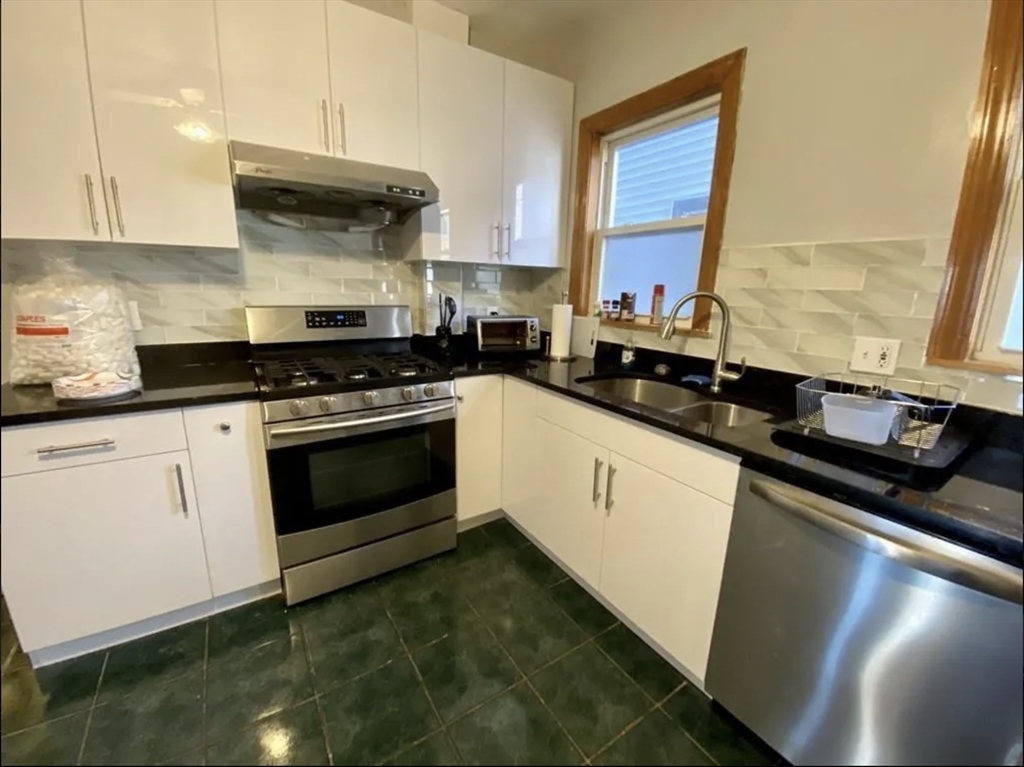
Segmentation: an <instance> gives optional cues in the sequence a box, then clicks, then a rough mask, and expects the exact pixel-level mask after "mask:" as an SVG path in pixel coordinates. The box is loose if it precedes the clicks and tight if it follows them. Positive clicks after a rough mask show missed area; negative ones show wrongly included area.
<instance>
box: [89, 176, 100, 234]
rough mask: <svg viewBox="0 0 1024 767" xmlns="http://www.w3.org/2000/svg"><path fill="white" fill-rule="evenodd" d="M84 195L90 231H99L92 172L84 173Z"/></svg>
mask: <svg viewBox="0 0 1024 767" xmlns="http://www.w3.org/2000/svg"><path fill="white" fill-rule="evenodd" d="M85 196H86V197H87V198H88V200H89V222H90V223H91V224H92V233H93V234H99V233H100V221H99V219H98V218H96V197H95V194H94V192H93V189H92V174H91V173H86V174H85Z"/></svg>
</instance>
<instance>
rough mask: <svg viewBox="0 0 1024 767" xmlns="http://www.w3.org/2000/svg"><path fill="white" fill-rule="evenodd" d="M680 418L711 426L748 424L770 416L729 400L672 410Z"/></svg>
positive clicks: (701, 403) (699, 403)
mask: <svg viewBox="0 0 1024 767" xmlns="http://www.w3.org/2000/svg"><path fill="white" fill-rule="evenodd" d="M674 412H675V413H676V415H678V416H679V417H680V418H687V419H691V420H694V421H700V422H701V423H706V424H710V425H712V426H726V427H729V426H749V425H750V424H752V423H759V422H761V421H766V420H768V419H769V418H771V414H770V413H765V412H764V411H763V410H755V409H754V408H752V407H744V406H743V405H734V404H732V403H731V402H698V403H696V404H693V405H688V406H687V407H683V408H679V409H678V410H676V411H674Z"/></svg>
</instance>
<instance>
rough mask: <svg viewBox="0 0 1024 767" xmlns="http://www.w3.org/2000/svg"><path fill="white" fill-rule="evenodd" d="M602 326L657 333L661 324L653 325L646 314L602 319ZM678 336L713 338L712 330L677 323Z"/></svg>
mask: <svg viewBox="0 0 1024 767" xmlns="http://www.w3.org/2000/svg"><path fill="white" fill-rule="evenodd" d="M601 327H603V328H624V329H626V330H636V331H640V332H642V333H657V332H658V329H659V327H660V326H659V325H652V324H651V323H649V322H648V321H647V317H646V316H640V317H638V318H637V321H633V322H631V321H629V320H626V321H623V320H606V319H603V318H602V320H601ZM676 335H677V336H692V337H694V338H711V332H710V331H708V330H700V329H697V328H690V327H681V326H679V325H676Z"/></svg>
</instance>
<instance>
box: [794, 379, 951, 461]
mask: <svg viewBox="0 0 1024 767" xmlns="http://www.w3.org/2000/svg"><path fill="white" fill-rule="evenodd" d="M826 394H847V395H860V396H867V397H879V398H883V399H885V400H887V401H889V402H892V403H893V404H894V405H896V407H897V412H896V417H895V418H893V420H892V427H891V429H890V432H889V441H888V442H887V443H886V444H885V445H882V446H880V447H877V448H875V449H874V450H873V451H872V452H875V451H877V452H880V453H889V454H891V455H892V457H894V458H899V457H900V454H901V453H903V452H904V451H903V450H902V448H910V449H911V450H912V451H913V455H914V457H915V458H918V457H920V455H921V451H923V450H931V449H932V448H934V447H935V446H936V445H937V444H938V443H939V438H940V437H941V436H942V432H943V430H944V429H945V428H946V424H947V423H949V417H950V415H952V413H953V411H954V410H955V409H956V406H957V405H958V404H959V403H960V402H962V401H963V398H964V390H963V389H961V388H960V387H959V386H953V385H951V384H940V383H931V382H928V381H921V380H918V379H914V378H897V377H890V376H885V377H879V376H875V375H870V374H861V373H851V372H845V373H827V374H825V375H824V376H816V377H815V378H809V379H807V380H806V381H801V382H800V383H798V384H797V385H796V412H797V421H798V422H799V423H800V425H801V426H802V427H803V433H804V434H807V435H815V436H816V435H817V434H819V433H820V434H821V435H826V432H825V414H824V412H823V410H822V404H821V398H822V397H824V396H825V395H826ZM830 439H832V438H830ZM844 441H845V440H844ZM850 444H851V445H856V444H858V443H853V442H851V443H850ZM861 447H865V446H863V445H861Z"/></svg>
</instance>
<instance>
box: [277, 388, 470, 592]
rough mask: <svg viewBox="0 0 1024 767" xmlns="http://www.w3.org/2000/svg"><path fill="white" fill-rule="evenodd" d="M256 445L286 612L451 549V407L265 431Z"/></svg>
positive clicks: (401, 409)
mask: <svg viewBox="0 0 1024 767" xmlns="http://www.w3.org/2000/svg"><path fill="white" fill-rule="evenodd" d="M264 436H265V442H266V446H267V462H268V466H269V470H270V488H271V495H272V500H273V507H274V524H275V527H276V529H277V536H278V555H279V557H280V561H281V568H282V571H283V574H284V588H285V595H286V598H287V601H288V602H289V604H291V603H294V602H297V601H301V600H303V599H307V598H309V597H310V596H314V595H316V594H320V593H324V592H325V591H328V590H331V589H334V588H338V587H339V586H341V585H346V584H347V583H352V582H354V581H356V580H361V579H362V578H365V577H370V576H372V575H376V574H377V573H379V572H383V571H384V570H387V569H391V568H392V567H395V566H397V565H398V564H404V563H405V562H406V561H415V560H416V559H421V558H423V557H425V556H429V555H431V554H434V553H438V552H439V551H443V550H445V549H447V548H451V547H452V546H454V525H455V520H454V515H455V411H454V408H453V402H452V401H451V400H448V399H446V400H442V401H427V402H422V403H416V404H409V405H398V406H393V407H386V408H381V409H378V410H369V411H363V412H357V413H350V414H342V415H328V416H324V417H320V418H316V417H314V418H306V419H304V420H302V421H298V422H296V421H292V422H285V423H270V424H267V425H266V426H265V427H264ZM398 560H402V561H400V562H399V561H398Z"/></svg>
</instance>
